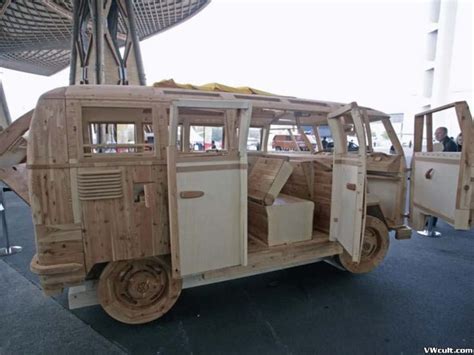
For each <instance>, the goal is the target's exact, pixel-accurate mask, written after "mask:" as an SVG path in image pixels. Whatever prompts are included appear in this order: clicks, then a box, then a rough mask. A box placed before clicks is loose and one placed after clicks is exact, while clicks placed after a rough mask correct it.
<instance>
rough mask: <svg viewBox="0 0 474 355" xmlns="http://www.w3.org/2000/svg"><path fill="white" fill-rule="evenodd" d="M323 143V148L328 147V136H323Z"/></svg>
mask: <svg viewBox="0 0 474 355" xmlns="http://www.w3.org/2000/svg"><path fill="white" fill-rule="evenodd" d="M321 144H322V145H323V149H326V148H327V147H328V141H327V140H326V137H323V140H322V141H321Z"/></svg>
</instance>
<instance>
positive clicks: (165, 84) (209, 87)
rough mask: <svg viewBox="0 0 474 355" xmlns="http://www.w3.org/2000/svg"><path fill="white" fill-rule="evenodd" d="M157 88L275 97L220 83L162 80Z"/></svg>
mask: <svg viewBox="0 0 474 355" xmlns="http://www.w3.org/2000/svg"><path fill="white" fill-rule="evenodd" d="M153 86H154V87H156V88H171V89H192V90H199V91H221V92H235V93H239V94H255V95H273V94H270V93H269V92H266V91H262V90H258V89H254V88H251V87H248V86H241V87H232V86H227V85H223V84H219V83H209V84H204V85H191V84H179V83H176V82H175V81H174V80H173V79H169V80H161V81H159V82H157V83H154V84H153Z"/></svg>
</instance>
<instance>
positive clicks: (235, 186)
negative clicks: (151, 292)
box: [168, 100, 251, 277]
mask: <svg viewBox="0 0 474 355" xmlns="http://www.w3.org/2000/svg"><path fill="white" fill-rule="evenodd" d="M197 109H206V110H209V109H211V110H216V111H219V112H222V119H223V121H224V122H223V123H224V127H225V137H226V140H227V141H226V144H225V147H226V149H225V150H220V151H212V152H200V153H196V152H182V151H180V150H179V149H178V148H177V145H176V141H177V139H176V137H177V127H178V124H179V123H180V114H181V111H183V112H184V111H186V110H187V111H188V112H190V111H191V110H193V111H194V112H196V110H197ZM250 114H251V106H250V105H249V104H248V103H247V102H242V101H201V100H179V101H176V102H174V103H173V105H172V107H171V110H170V127H171V129H170V139H169V146H168V197H169V209H170V234H171V240H170V242H171V255H172V265H173V275H174V276H175V277H179V276H186V275H191V274H196V273H200V272H204V271H209V270H216V269H221V268H224V267H229V266H236V265H245V264H246V258H247V153H246V144H247V135H248V127H249V122H250ZM189 143H190V142H184V145H185V146H187V145H188V144H189Z"/></svg>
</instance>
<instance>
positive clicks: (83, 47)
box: [69, 0, 146, 85]
mask: <svg viewBox="0 0 474 355" xmlns="http://www.w3.org/2000/svg"><path fill="white" fill-rule="evenodd" d="M73 7H74V11H73V28H72V32H73V33H72V46H71V65H70V75H69V83H70V84H71V85H78V84H82V85H86V84H112V85H129V84H130V85H146V81H145V72H144V68H143V62H142V57H141V52H140V43H139V38H138V34H137V31H136V26H135V14H134V11H133V3H132V1H124V0H74V2H73ZM120 47H124V50H123V55H122V53H121V51H120Z"/></svg>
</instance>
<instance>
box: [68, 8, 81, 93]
mask: <svg viewBox="0 0 474 355" xmlns="http://www.w3.org/2000/svg"><path fill="white" fill-rule="evenodd" d="M72 16H73V24H72V38H71V63H70V69H69V85H74V84H76V72H77V48H76V40H77V37H78V36H79V0H74V1H73V11H72Z"/></svg>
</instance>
